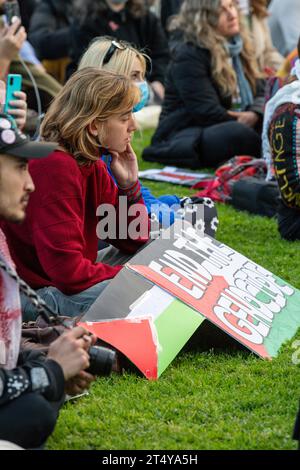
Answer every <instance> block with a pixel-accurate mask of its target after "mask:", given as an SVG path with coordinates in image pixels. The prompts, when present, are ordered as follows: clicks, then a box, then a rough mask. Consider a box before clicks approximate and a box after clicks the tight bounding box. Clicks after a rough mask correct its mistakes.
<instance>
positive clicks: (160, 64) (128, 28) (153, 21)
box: [70, 7, 169, 83]
mask: <svg viewBox="0 0 300 470" xmlns="http://www.w3.org/2000/svg"><path fill="white" fill-rule="evenodd" d="M97 36H113V37H115V38H117V39H123V40H124V41H128V42H130V43H131V44H133V45H134V46H136V47H138V48H139V49H143V50H144V51H145V52H146V53H147V54H148V55H149V56H150V57H151V59H152V70H151V72H150V73H149V74H148V76H147V78H148V79H149V80H150V81H151V82H152V81H155V80H158V81H160V82H162V83H164V79H165V71H166V67H167V65H168V61H169V51H168V43H167V39H166V37H165V34H164V31H163V29H162V27H161V24H160V21H159V19H158V18H157V17H156V16H155V15H154V14H153V13H151V12H149V11H147V12H146V14H145V15H143V16H142V17H140V18H135V17H133V15H132V14H131V13H130V12H129V11H128V9H127V7H125V9H124V10H122V11H121V12H119V13H116V12H113V11H112V10H110V9H108V8H107V9H105V10H104V11H102V13H101V15H100V14H99V15H98V16H97V17H95V15H94V17H89V18H87V19H86V20H85V21H83V22H81V19H79V18H78V19H76V20H75V22H74V25H73V28H72V59H73V61H74V63H73V65H72V67H71V68H70V70H71V71H74V70H75V69H76V67H77V65H78V62H79V60H80V58H81V56H82V55H83V53H84V52H85V50H86V49H87V47H88V46H89V43H90V42H91V40H92V39H94V38H95V37H97Z"/></svg>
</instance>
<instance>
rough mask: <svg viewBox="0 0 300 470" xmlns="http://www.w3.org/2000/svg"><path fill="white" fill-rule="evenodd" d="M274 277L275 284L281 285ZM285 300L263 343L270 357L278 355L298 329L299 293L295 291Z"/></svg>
mask: <svg viewBox="0 0 300 470" xmlns="http://www.w3.org/2000/svg"><path fill="white" fill-rule="evenodd" d="M274 277H275V278H276V282H277V283H278V284H279V283H280V282H281V285H282V280H281V279H279V278H277V277H276V276H274ZM279 281H280V282H279ZM284 285H289V284H287V283H285V284H284ZM293 289H294V288H293ZM286 298H287V305H286V307H285V308H284V309H283V310H282V311H281V312H280V313H276V314H275V317H274V320H273V323H272V328H271V331H270V333H269V335H268V336H267V338H266V339H265V341H264V346H265V348H266V350H267V351H268V353H269V354H270V356H272V357H276V356H277V355H278V352H279V349H280V348H281V346H282V345H283V344H284V343H285V342H286V341H289V340H291V339H292V338H293V337H294V336H295V334H296V333H297V331H298V329H299V328H300V293H299V291H297V290H295V293H294V294H293V295H292V296H291V297H286Z"/></svg>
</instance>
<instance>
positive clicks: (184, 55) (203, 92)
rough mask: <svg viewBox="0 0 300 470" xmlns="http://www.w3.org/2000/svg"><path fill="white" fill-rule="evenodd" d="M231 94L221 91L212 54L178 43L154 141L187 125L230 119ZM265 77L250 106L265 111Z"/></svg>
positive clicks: (206, 124) (199, 124) (199, 48)
mask: <svg viewBox="0 0 300 470" xmlns="http://www.w3.org/2000/svg"><path fill="white" fill-rule="evenodd" d="M231 104H232V100H231V96H224V95H222V93H221V91H220V89H219V87H218V85H217V84H216V83H215V82H214V80H213V77H212V70H211V55H210V52H209V51H208V50H207V49H204V48H201V47H197V46H195V45H193V44H189V43H181V44H179V45H178V46H177V48H176V50H175V52H174V55H173V58H172V62H171V64H170V66H169V68H168V72H167V78H166V95H165V100H164V103H163V109H162V113H161V117H160V122H159V126H158V129H157V131H156V133H155V134H154V137H153V142H159V141H161V140H165V139H168V138H170V137H171V136H172V134H175V133H176V132H178V131H180V130H182V129H185V128H188V127H200V128H203V127H208V126H213V125H214V124H219V123H222V122H226V121H231V120H233V118H231V117H230V116H229V115H228V114H227V111H228V110H229V109H230V108H231ZM263 107H264V81H258V83H257V93H256V96H255V97H254V103H253V105H252V106H251V108H250V110H252V111H255V112H257V113H258V114H263Z"/></svg>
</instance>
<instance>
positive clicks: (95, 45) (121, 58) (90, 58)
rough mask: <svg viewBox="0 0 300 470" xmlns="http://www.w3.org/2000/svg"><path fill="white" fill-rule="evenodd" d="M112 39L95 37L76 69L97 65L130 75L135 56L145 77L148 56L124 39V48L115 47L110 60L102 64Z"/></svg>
mask: <svg viewBox="0 0 300 470" xmlns="http://www.w3.org/2000/svg"><path fill="white" fill-rule="evenodd" d="M112 41H113V38H111V37H109V36H102V37H99V38H95V39H94V40H93V41H92V42H91V44H90V45H89V47H88V49H87V50H86V52H85V53H84V55H83V56H82V58H81V60H80V63H79V66H78V70H81V69H83V68H85V67H97V68H99V69H102V70H109V71H110V72H116V73H119V74H120V75H125V76H126V77H130V74H131V71H132V64H133V61H134V60H135V59H136V58H137V59H138V60H139V61H140V63H141V66H142V73H143V77H145V75H146V59H147V60H149V61H150V58H149V57H148V56H147V55H146V54H143V53H142V52H140V51H138V50H137V49H135V48H134V47H132V46H131V45H130V44H129V43H127V42H125V41H122V42H121V44H122V46H124V49H117V48H116V50H115V51H114V53H113V55H112V57H111V59H110V61H109V62H108V63H107V64H105V65H103V61H104V59H105V56H106V54H107V52H108V51H109V48H110V47H111V44H112ZM117 42H118V41H117Z"/></svg>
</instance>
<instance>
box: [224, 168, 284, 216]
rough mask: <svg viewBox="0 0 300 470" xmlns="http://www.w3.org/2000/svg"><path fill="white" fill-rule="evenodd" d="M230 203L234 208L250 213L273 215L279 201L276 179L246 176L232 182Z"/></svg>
mask: <svg viewBox="0 0 300 470" xmlns="http://www.w3.org/2000/svg"><path fill="white" fill-rule="evenodd" d="M231 197H232V199H231V201H230V204H232V205H233V206H234V207H235V208H236V209H240V210H245V211H248V212H250V213H251V214H257V215H264V216H267V217H274V216H275V215H276V213H277V207H278V204H279V201H280V193H279V189H278V185H277V182H276V181H266V180H265V179H264V178H255V177H247V178H243V179H241V180H238V181H236V182H234V184H233V187H232V195H231Z"/></svg>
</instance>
